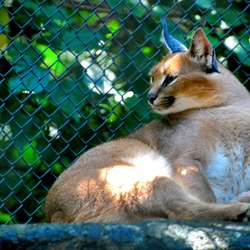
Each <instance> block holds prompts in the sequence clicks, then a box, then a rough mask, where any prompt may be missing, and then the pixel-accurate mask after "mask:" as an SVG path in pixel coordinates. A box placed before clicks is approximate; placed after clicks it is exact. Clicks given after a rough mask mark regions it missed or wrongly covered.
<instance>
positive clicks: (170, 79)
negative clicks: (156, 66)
mask: <svg viewBox="0 0 250 250" xmlns="http://www.w3.org/2000/svg"><path fill="white" fill-rule="evenodd" d="M176 78H177V76H174V75H166V78H165V80H164V81H163V83H162V86H163V87H167V86H168V85H169V84H170V83H171V82H173V81H174V80H175V79H176Z"/></svg>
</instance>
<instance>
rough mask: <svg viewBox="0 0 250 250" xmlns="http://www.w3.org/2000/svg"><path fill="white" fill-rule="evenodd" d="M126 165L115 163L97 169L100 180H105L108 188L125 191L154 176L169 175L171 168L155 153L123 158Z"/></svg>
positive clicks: (150, 179)
mask: <svg viewBox="0 0 250 250" xmlns="http://www.w3.org/2000/svg"><path fill="white" fill-rule="evenodd" d="M123 160H124V162H125V163H127V164H128V165H126V164H125V163H124V165H115V166H112V167H109V168H104V169H101V170H100V171H99V177H100V179H101V180H103V181H105V182H107V184H108V185H111V186H109V188H112V191H114V190H113V189H117V188H118V189H119V190H117V191H119V192H127V191H129V190H131V188H133V186H134V185H135V184H136V183H138V182H144V183H145V182H149V181H152V180H154V179H155V178H156V177H159V176H164V177H170V176H171V175H172V171H171V168H170V166H169V164H168V163H167V162H166V160H165V159H164V158H163V157H161V156H159V155H157V154H152V153H151V154H147V155H146V154H139V155H138V156H137V157H131V158H129V157H126V158H124V159H123Z"/></svg>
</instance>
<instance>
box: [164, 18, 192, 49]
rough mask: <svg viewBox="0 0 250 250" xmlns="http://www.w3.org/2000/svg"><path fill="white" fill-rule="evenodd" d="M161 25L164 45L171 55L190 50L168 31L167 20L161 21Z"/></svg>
mask: <svg viewBox="0 0 250 250" xmlns="http://www.w3.org/2000/svg"><path fill="white" fill-rule="evenodd" d="M161 23H162V25H163V30H162V37H163V40H164V43H165V45H166V47H167V49H168V51H169V53H171V54H172V53H175V52H186V51H188V49H187V48H186V47H185V46H184V45H183V44H182V43H181V42H179V41H178V40H176V39H175V38H174V37H173V36H172V35H171V34H170V33H169V31H168V25H167V22H166V19H165V18H162V19H161Z"/></svg>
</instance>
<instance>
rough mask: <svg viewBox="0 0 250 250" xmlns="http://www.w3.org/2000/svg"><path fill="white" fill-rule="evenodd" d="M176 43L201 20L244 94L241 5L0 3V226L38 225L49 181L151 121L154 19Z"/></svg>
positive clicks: (138, 0) (247, 62) (159, 50)
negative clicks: (103, 145)
mask: <svg viewBox="0 0 250 250" xmlns="http://www.w3.org/2000/svg"><path fill="white" fill-rule="evenodd" d="M162 17H166V19H167V21H168V24H169V29H170V30H171V31H172V32H173V34H174V35H175V37H176V38H178V39H179V40H181V41H183V42H184V43H186V45H187V46H188V41H189V40H190V36H191V34H192V33H193V31H194V29H196V28H197V27H199V26H200V21H201V19H202V18H203V17H205V18H206V22H207V23H206V27H205V32H206V33H207V34H208V37H209V40H210V41H211V43H212V44H213V46H214V47H215V49H216V52H217V57H218V59H219V60H220V61H222V62H223V63H224V64H225V65H226V66H227V67H228V68H229V69H230V70H231V71H232V72H234V73H235V74H236V76H237V77H238V78H239V79H240V80H241V81H242V83H243V84H245V85H246V86H247V87H249V66H250V59H249V47H250V46H249V39H250V37H249V3H248V1H241V0H238V1H229V0H228V1H220V0H218V1H211V0H196V1H188V0H183V1H153V0H89V1H86V0H85V1H81V0H68V1H67V0H65V1H61V0H57V1H50V0H46V1H45V0H19V1H15V0H6V1H2V2H1V4H0V27H1V33H0V74H1V78H0V84H1V91H0V129H1V130H0V150H1V151H0V153H1V156H0V223H6V224H13V223H29V222H43V221H44V214H43V203H44V200H45V197H46V195H47V192H48V190H49V188H50V186H51V185H52V183H53V182H54V181H55V179H56V178H57V176H58V175H59V174H60V173H61V172H62V171H63V170H65V168H67V167H68V166H70V165H71V164H72V162H73V161H74V160H75V159H77V157H78V156H79V155H80V154H81V153H83V152H84V151H86V150H87V149H89V148H91V147H93V146H95V145H97V144H100V143H102V142H104V141H108V140H110V139H112V138H114V137H118V136H122V135H126V134H128V133H130V132H131V131H133V130H135V129H137V128H138V127H140V126H141V125H142V124H143V123H147V122H149V121H150V120H151V119H152V115H151V113H150V110H149V108H148V105H147V102H146V98H145V96H146V94H147V90H148V77H147V74H148V72H149V69H150V68H151V67H152V66H153V65H154V64H155V63H156V62H158V61H159V60H160V58H161V57H162V56H163V55H164V54H165V53H166V51H165V49H164V46H163V45H162V41H161V26H160V24H159V20H160V19H161V18H162Z"/></svg>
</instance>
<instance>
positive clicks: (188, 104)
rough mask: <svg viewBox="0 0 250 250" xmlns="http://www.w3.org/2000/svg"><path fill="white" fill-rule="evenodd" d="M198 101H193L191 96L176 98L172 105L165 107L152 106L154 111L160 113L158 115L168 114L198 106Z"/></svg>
mask: <svg viewBox="0 0 250 250" xmlns="http://www.w3.org/2000/svg"><path fill="white" fill-rule="evenodd" d="M197 104H198V103H197V102H196V101H194V100H193V99H192V98H178V99H176V100H175V102H174V103H173V105H171V106H169V107H168V108H166V109H157V108H156V109H155V108H154V106H152V108H153V110H154V112H156V113H158V114H160V115H168V114H174V113H178V112H182V111H185V110H188V109H193V108H198V107H199V106H198V105H197Z"/></svg>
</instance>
